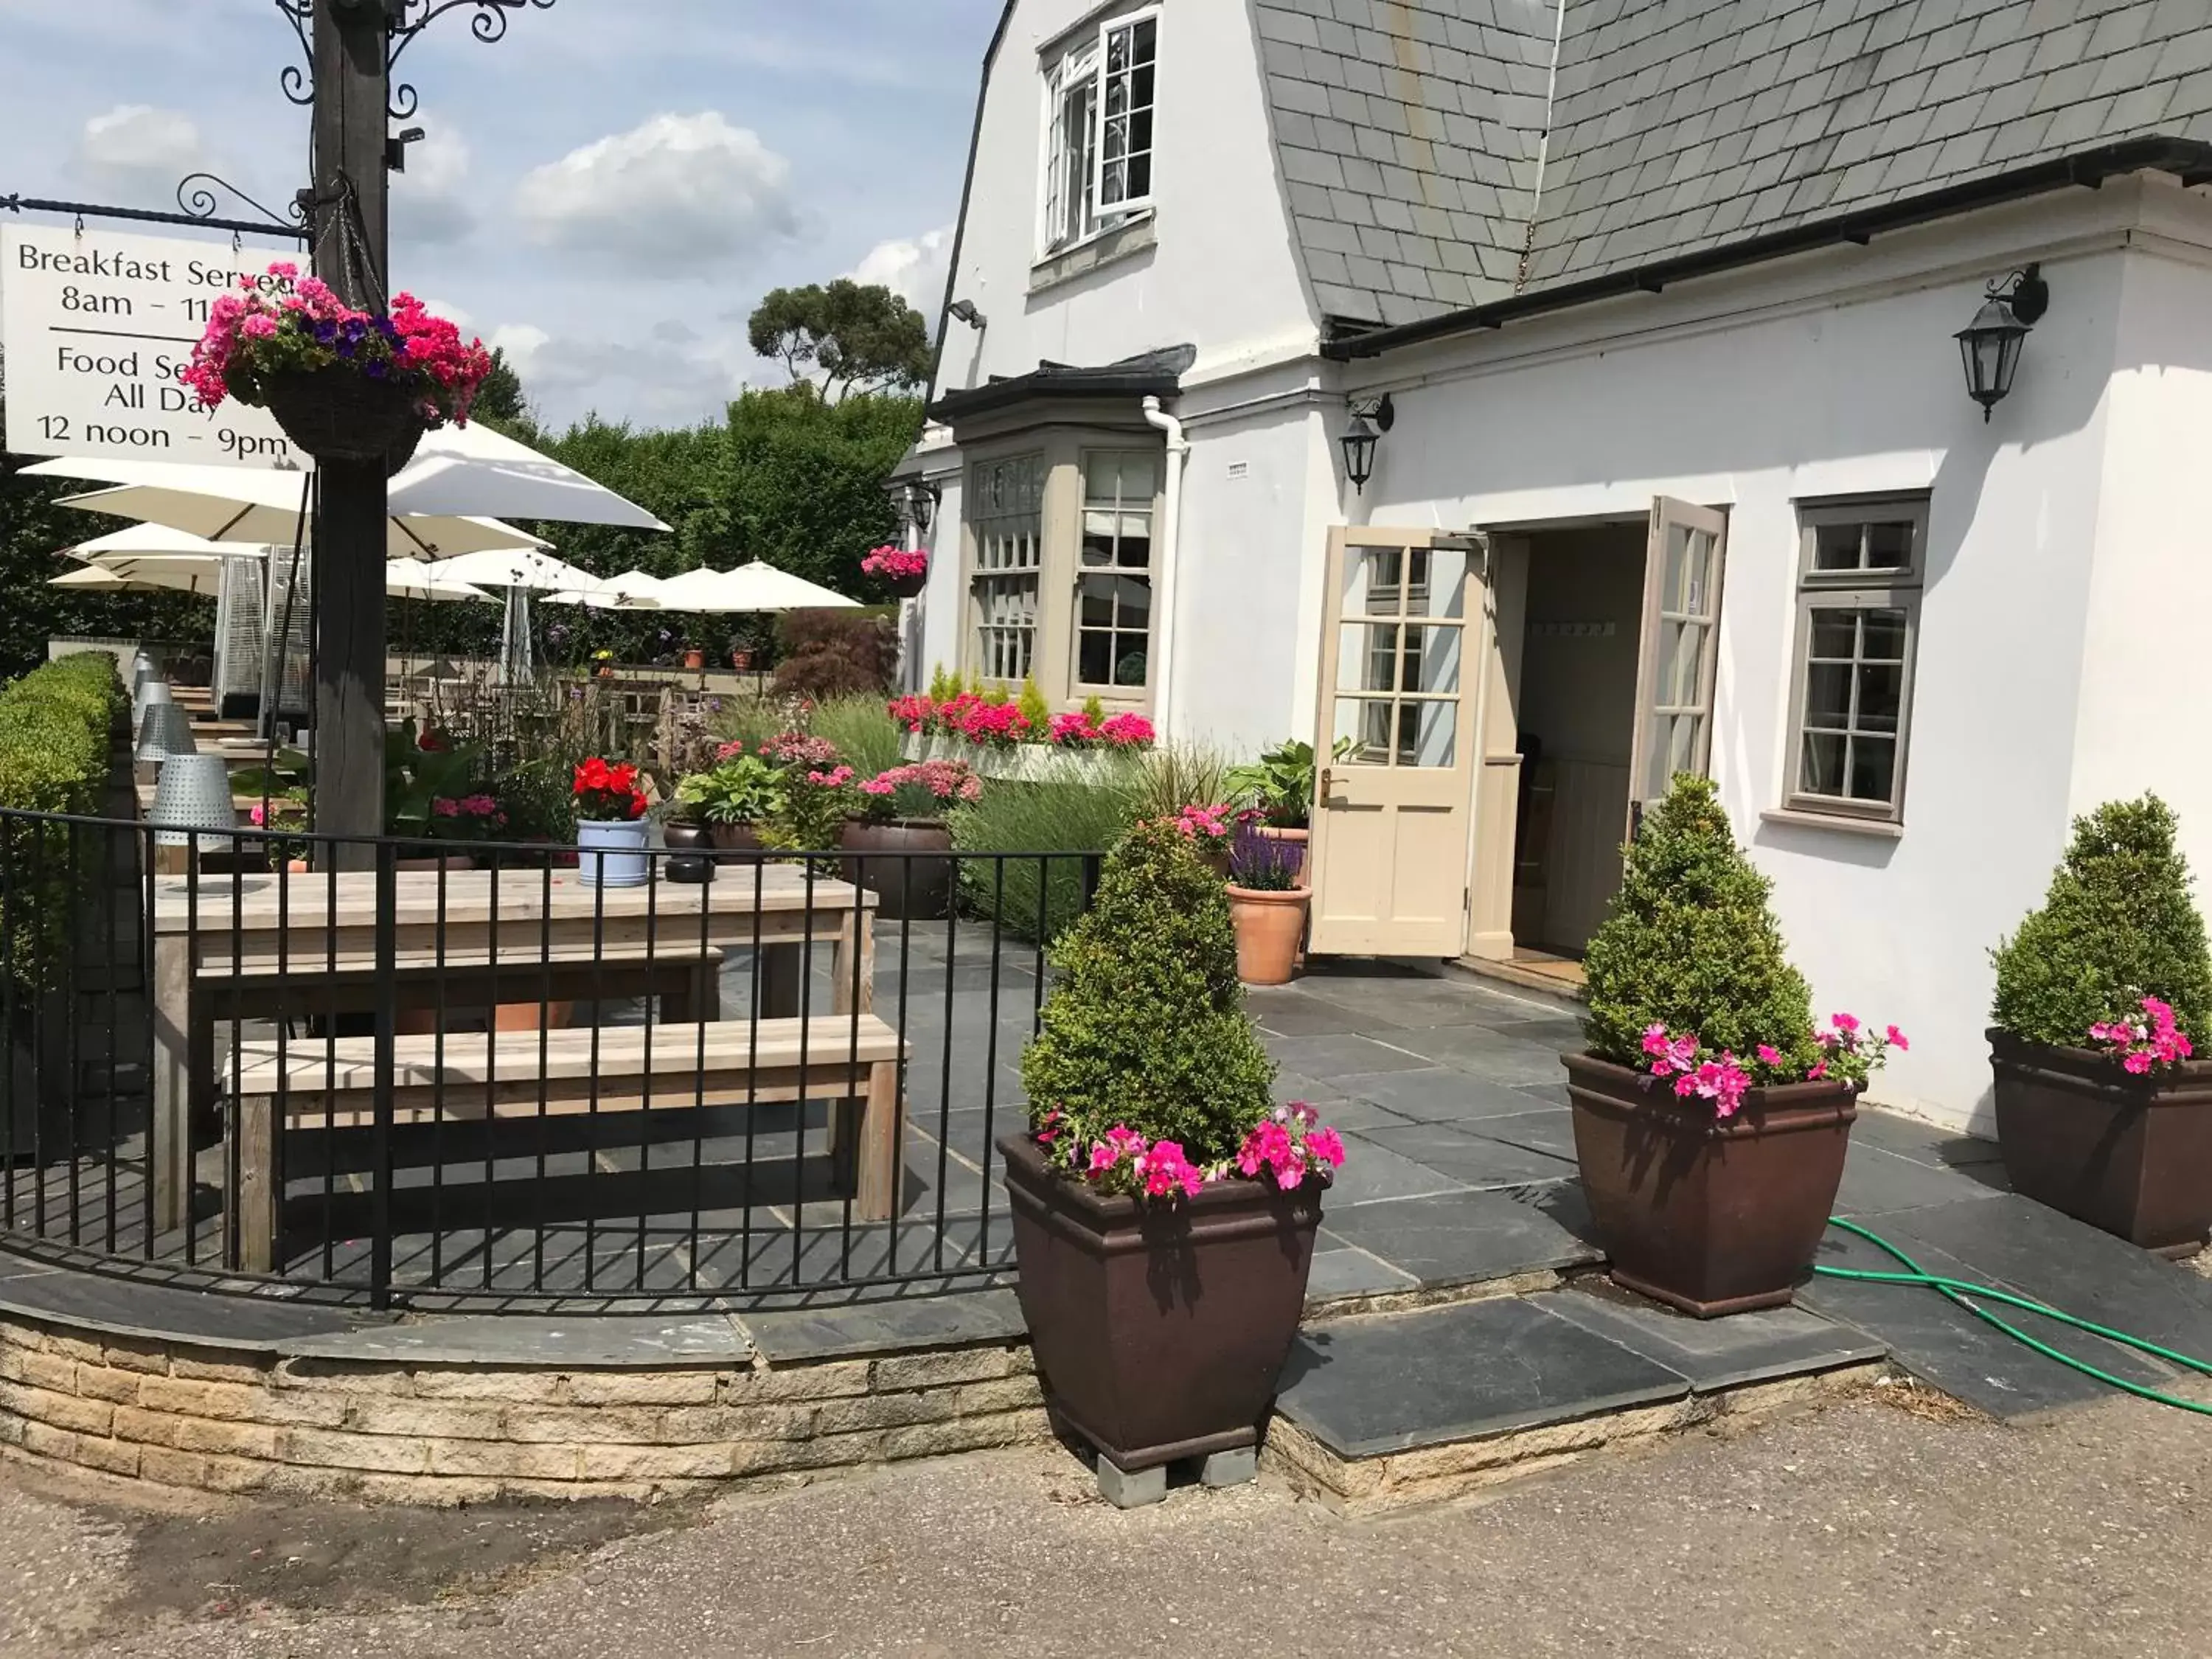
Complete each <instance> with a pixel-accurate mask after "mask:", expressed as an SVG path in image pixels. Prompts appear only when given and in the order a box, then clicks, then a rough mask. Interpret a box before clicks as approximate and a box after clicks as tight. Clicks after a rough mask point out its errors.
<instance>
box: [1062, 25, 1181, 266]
mask: <svg viewBox="0 0 2212 1659" xmlns="http://www.w3.org/2000/svg"><path fill="white" fill-rule="evenodd" d="M1159 30H1160V14H1159V11H1158V8H1153V9H1148V10H1145V11H1134V12H1129V13H1126V14H1124V15H1121V16H1119V17H1115V18H1110V19H1109V20H1108V21H1106V22H1105V23H1103V24H1102V25H1101V26H1100V27H1099V28H1098V30H1097V33H1095V34H1092V33H1086V34H1085V35H1083V36H1081V37H1079V39H1076V40H1071V41H1069V42H1067V43H1066V44H1065V45H1064V46H1061V47H1060V48H1059V49H1058V50H1057V52H1052V53H1048V54H1047V55H1046V59H1045V70H1044V77H1045V109H1046V113H1047V117H1048V127H1047V131H1046V135H1045V156H1044V200H1043V209H1044V210H1043V216H1042V219H1043V222H1042V226H1041V227H1040V234H1039V237H1038V241H1039V244H1040V246H1042V249H1043V251H1044V252H1046V253H1057V252H1060V250H1061V249H1062V248H1066V247H1070V246H1073V245H1074V244H1075V243H1077V242H1080V241H1083V240H1085V239H1087V238H1089V237H1091V236H1094V235H1096V234H1097V233H1098V232H1100V231H1102V230H1110V229H1111V228H1114V227H1115V225H1117V224H1120V223H1121V222H1123V221H1124V220H1126V219H1128V218H1130V217H1131V216H1133V215H1136V214H1138V213H1141V212H1145V211H1146V210H1149V209H1150V208H1151V207H1152V112H1153V106H1154V88H1153V71H1154V68H1155V65H1156V61H1157V59H1158V51H1159Z"/></svg>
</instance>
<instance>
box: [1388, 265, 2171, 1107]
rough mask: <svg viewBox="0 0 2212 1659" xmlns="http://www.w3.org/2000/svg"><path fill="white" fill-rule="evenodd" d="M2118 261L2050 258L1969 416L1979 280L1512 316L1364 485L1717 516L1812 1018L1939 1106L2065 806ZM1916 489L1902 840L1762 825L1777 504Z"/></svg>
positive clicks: (1566, 511)
mask: <svg viewBox="0 0 2212 1659" xmlns="http://www.w3.org/2000/svg"><path fill="white" fill-rule="evenodd" d="M2123 263H2124V256H2123V255H2121V254H2120V253H2118V252H2103V253H2096V254H2087V255H2084V256H2082V257H2080V258H2068V259H2063V260H2059V261H2055V262H2053V263H2051V264H2049V265H2047V267H2046V270H2045V274H2046V276H2048V278H2049V280H2050V281H2051V287H2052V291H2053V295H2054V297H2053V301H2052V305H2051V313H2050V314H2049V316H2048V317H2046V318H2045V320H2044V321H2043V322H2042V323H2041V324H2040V325H2038V327H2037V328H2036V331H2035V332H2034V335H2033V338H2032V339H2031V341H2030V342H2029V343H2028V346H2027V353H2026V356H2025V360H2024V362H2023V364H2022V367H2021V371H2020V376H2019V381H2018V384H2017V386H2016V389H2015V392H2014V393H2013V395H2012V397H2011V398H2009V399H2008V401H2007V402H2006V403H2004V404H2002V405H2001V406H2000V407H1999V409H1998V410H1997V412H1996V420H1995V422H1993V423H1992V424H1990V425H1987V426H1984V424H1983V422H1982V419H1981V416H1980V411H1979V410H1977V409H1976V408H1975V407H1974V405H1973V404H1972V403H1971V402H1969V401H1968V400H1967V398H1966V395H1965V389H1964V385H1963V380H1962V376H1961V373H1960V367H1959V362H1958V358H1957V353H1956V349H1955V348H1954V346H1953V343H1952V341H1951V338H1950V336H1951V335H1952V333H1953V332H1954V331H1955V330H1957V329H1958V328H1959V327H1960V326H1962V325H1964V323H1965V322H1966V319H1968V318H1970V317H1971V316H1972V314H1973V312H1974V309H1975V307H1976V305H1977V303H1978V301H1979V298H1980V291H1979V287H1980V285H1979V281H1978V276H1977V277H1976V278H1975V279H1972V280H1951V281H1943V282H1938V283H1934V284H1933V285H1931V286H1927V287H1920V288H1911V289H1905V291H1901V292H1892V293H1887V294H1882V295H1878V296H1877V297H1872V298H1869V299H1867V300H1865V301H1861V302H1857V303H1847V304H1841V305H1836V304H1830V305H1826V306H1813V307H1802V308H1793V307H1747V308H1746V309H1745V310H1744V312H1743V313H1741V316H1740V317H1739V318H1738V319H1735V320H1734V321H1731V322H1728V323H1724V324H1723V325H1718V326H1711V325H1704V326H1699V327H1695V328H1685V329H1684V330H1682V331H1680V332H1678V333H1674V334H1671V335H1670V334H1668V333H1663V332H1655V331H1649V330H1647V331H1644V332H1642V333H1640V334H1639V335H1638V336H1635V337H1626V336H1621V337H1614V338H1613V339H1611V340H1609V341H1607V342H1605V343H1603V345H1602V347H1601V348H1600V347H1599V346H1596V345H1589V346H1584V347H1581V348H1573V347H1569V348H1565V349H1559V350H1558V351H1556V352H1553V353H1551V354H1549V355H1546V354H1544V353H1543V351H1542V347H1543V343H1544V336H1543V334H1542V333H1541V331H1538V330H1535V329H1531V330H1530V331H1528V333H1527V334H1525V335H1524V337H1523V340H1522V343H1521V349H1522V350H1523V351H1524V352H1532V351H1533V352H1535V353H1536V354H1537V355H1536V356H1533V357H1530V358H1528V360H1527V361H1525V362H1522V363H1520V364H1517V365H1509V364H1501V365H1500V366H1499V367H1498V368H1496V369H1495V370H1494V371H1492V372H1488V373H1485V374H1481V375H1480V376H1479V377H1478V378H1475V379H1473V380H1456V381H1454V382H1452V383H1450V384H1448V385H1443V386H1412V387H1409V388H1407V389H1405V390H1401V391H1400V392H1398V394H1397V402H1398V406H1399V416H1398V422H1397V428H1396V430H1395V432H1394V433H1393V434H1392V435H1391V437H1390V439H1389V440H1388V441H1386V444H1385V446H1384V454H1385V459H1384V462H1383V466H1382V468H1381V470H1380V471H1379V473H1378V477H1377V478H1376V483H1375V484H1374V485H1371V486H1370V489H1369V492H1368V493H1369V498H1370V501H1371V502H1372V505H1371V507H1370V508H1369V511H1368V517H1369V519H1370V521H1371V522H1373V523H1376V524H1378V525H1384V524H1388V525H1396V524H1405V525H1410V526H1434V525H1439V524H1441V525H1443V526H1450V527H1466V526H1472V525H1484V524H1501V523H1510V522H1516V521H1528V520H1546V519H1563V518H1572V517H1577V516H1583V515H1588V514H1596V513H1617V512H1622V511H1629V512H1634V511H1640V510H1642V509H1644V508H1645V507H1648V505H1649V503H1650V499H1651V498H1652V497H1653V496H1655V495H1672V496H1676V497H1680V498H1682V499H1685V500H1687V501H1694V502H1700V503H1704V504H1707V505H1712V506H1726V507H1729V509H1730V526H1729V564H1728V570H1727V579H1726V586H1725V589H1724V601H1723V621H1722V629H1721V640H1720V650H1721V655H1720V659H1719V676H1718V690H1717V720H1716V725H1715V732H1714V742H1713V753H1712V769H1713V773H1714V775H1715V777H1716V778H1717V781H1718V782H1719V784H1720V786H1721V789H1722V793H1723V797H1724V799H1726V801H1727V803H1728V806H1729V812H1730V815H1731V817H1733V818H1734V820H1735V824H1736V828H1737V831H1738V834H1739V836H1741V838H1742V839H1743V840H1744V841H1745V842H1747V844H1748V846H1749V847H1750V848H1751V852H1752V855H1753V858H1754V859H1755V860H1756V861H1757V862H1758V863H1759V865H1760V866H1761V867H1762V868H1764V869H1765V871H1767V872H1769V873H1770V874H1771V876H1772V877H1773V878H1774V880H1775V906H1776V909H1777V912H1778V915H1779V916H1780V919H1781V921H1782V925H1783V927H1784V933H1785V935H1786V937H1787V938H1788V940H1789V943H1790V953H1791V957H1792V959H1793V960H1794V961H1796V963H1797V964H1798V966H1799V967H1800V968H1802V969H1803V970H1804V972H1805V973H1806V975H1807V977H1808V979H1809V980H1810V981H1812V984H1813V987H1814V1000H1815V1003H1816V1007H1817V1012H1819V1014H1820V1016H1822V1017H1824V1018H1825V1016H1826V1014H1827V1013H1828V1012H1832V1011H1834V1010H1837V1009H1849V1010H1851V1011H1853V1012H1857V1013H1859V1014H1861V1015H1862V1016H1863V1017H1866V1018H1871V1019H1875V1020H1877V1021H1884V1022H1887V1021H1894V1022H1895V1023H1896V1024H1899V1025H1900V1026H1902V1027H1903V1028H1905V1030H1906V1031H1907V1032H1908V1034H1910V1036H1911V1038H1912V1040H1913V1047H1912V1050H1911V1054H1907V1055H1904V1056H1900V1057H1899V1059H1898V1060H1897V1061H1896V1062H1895V1063H1894V1064H1893V1066H1892V1068H1891V1070H1890V1072H1889V1073H1888V1074H1887V1076H1886V1077H1885V1078H1884V1079H1883V1080H1882V1082H1881V1085H1879V1086H1878V1088H1877V1089H1876V1091H1875V1095H1876V1097H1877V1098H1880V1099H1882V1100H1885V1101H1888V1102H1892V1103H1899V1104H1903V1105H1905V1106H1908V1107H1910V1108H1911V1109H1917V1110H1920V1111H1923V1112H1924V1113H1926V1114H1928V1115H1933V1116H1936V1117H1939V1118H1942V1119H1943V1120H1945V1121H1950V1122H1954V1123H1958V1124H1965V1123H1966V1122H1968V1121H1970V1120H1971V1121H1976V1122H1978V1123H1982V1124H1983V1126H1984V1127H1986V1124H1985V1114H1986V1110H1987V1094H1988V1088H1989V1065H1988V1050H1987V1048H1986V1046H1985V1044H1984V1040H1983V1031H1984V1027H1985V1025H1986V1023H1987V1018H1986V1017H1987V1013H1988V1009H1989V1001H1990V967H1989V959H1988V951H1989V948H1990V945H1992V944H1993V943H1994V942H1995V941H1996V939H1997V938H1998V936H1999V935H2000V933H2002V932H2003V931H2005V930H2006V929H2008V927H2011V926H2012V925H2013V924H2014V923H2015V921H2017V919H2018V917H2019V916H2020V915H2021V913H2022V912H2024V911H2025V910H2026V909H2027V908H2028V907H2029V905H2031V904H2032V903H2033V902H2035V900H2036V899H2037V897H2038V896H2039V895H2040V893H2041V891H2042V890H2043V887H2044V885H2045V882H2046V880H2047V878H2048V875H2049V871H2050V867H2051V862H2052V860H2053V859H2054V858H2055V857H2056V856H2057V852H2058V850H2059V848H2060V846H2061V844H2062V841H2063V836H2064V833H2065V829H2066V823H2067V817H2068V813H2069V809H2070V808H2071V807H2073V806H2074V805H2076V804H2078V803H2077V797H2078V795H2079V789H2078V787H2076V785H2075V781H2074V779H2075V763H2074V750H2075V731H2076V727H2077V723H2078V721H2079V720H2080V718H2081V710H2080V708H2079V707H2078V699H2079V695H2080V690H2081V684H2082V678H2083V676H2082V653H2083V614H2084V609H2085V606H2086V605H2087V604H2088V603H2089V599H2090V592H2091V586H2090V573H2091V570H2092V568H2093V551H2094V550H2096V549H2097V547H2098V545H2099V543H2098V538H2099V530H2100V519H2099V513H2100V486H2101V485H2102V484H2103V483H2105V469H2106V411H2105V410H2104V407H2103V404H2102V399H2101V396H2100V394H2101V392H2102V389H2103V387H2104V386H2105V383H2106V376H2107V374H2108V372H2109V366H2110V364H2111V362H2112V342H2113V339H2114V337H2115V332H2116V329H2117V326H2118V316H2119V312H2120V305H2121V294H2122V269H2123ZM1999 269H2001V267H1999ZM1990 274H1996V272H1995V271H1992V272H1991V273H1990ZM1747 297H1748V296H1747ZM1508 332H1509V333H1510V331H1508ZM1500 344H1501V347H1502V346H1503V342H1501V343H1500ZM2146 395H2148V394H2146ZM2178 412H2179V411H2177V410H2170V409H2169V410H2156V411H2153V410H2150V409H2149V408H2148V406H2147V407H2146V410H2145V416H2146V418H2147V419H2158V420H2165V419H2169V418H2171V416H2172V415H2174V414H2176V413H2178ZM2203 429H2204V428H2203V425H2202V423H2201V422H2200V423H2199V425H2198V426H2197V430H2199V431H2201V430H2203ZM2174 441H2175V442H2177V443H2179V442H2181V441H2185V440H2184V439H2183V438H2182V437H2181V436H2180V435H2179V434H2177V435H2175V437H2174ZM1931 488H1932V509H1931V513H1932V516H1931V521H1930V527H1929V544H1930V545H1929V556H1928V562H1927V573H1926V587H1925V590H1924V598H1923V608H1922V613H1921V633H1920V641H1919V650H1918V658H1917V683H1916V687H1915V691H1914V696H1913V707H1912V725H1911V752H1910V757H1909V760H1908V773H1907V782H1906V789H1905V832H1904V834H1903V836H1901V837H1899V838H1897V839H1883V838H1878V837H1875V836H1866V835H1856V834H1850V833H1847V832H1843V831H1838V830H1831V829H1819V828H1815V829H1808V828H1802V827H1799V826H1797V825H1794V824H1783V823H1771V822H1767V821H1765V820H1763V819H1762V818H1761V817H1760V814H1761V813H1762V811H1765V810H1766V809H1769V808H1774V807H1778V806H1779V805H1781V804H1782V799H1783V795H1784V790H1785V787H1786V778H1785V775H1784V767H1785V765H1786V763H1787V760H1788V757H1787V755H1786V753H1785V751H1786V750H1787V748H1788V739H1787V735H1786V733H1785V731H1784V727H1785V726H1786V723H1787V720H1788V718H1789V699H1790V687H1789V684H1788V681H1789V678H1790V666H1791V653H1792V647H1793V644H1794V629H1795V627H1796V586H1795V585H1796V555H1797V520H1796V507H1795V501H1796V498H1799V497H1802V496H1805V495H1838V494H1859V493H1866V492H1874V491H1899V490H1913V489H1931ZM2204 614H2207V613H2206V612H2205V611H2203V610H2201V609H2200V610H2198V611H2197V615H2199V616H2202V615H2204ZM2169 625H2170V626H2172V627H2173V628H2177V629H2179V628H2181V627H2183V626H2185V624H2184V623H2183V622H2182V619H2181V615H2180V614H2176V615H2174V616H2173V617H2172V619H2171V622H2170V624H2169ZM2197 651H2198V653H2199V654H2200V655H2203V654H2206V653H2203V648H2202V647H2201V645H2200V646H2198V647H2197ZM2143 695H2145V692H2144V690H2142V689H2140V688H2139V689H2138V690H2137V691H2136V696H2137V697H2138V698H2139V699H2140V698H2141V697H2142V696H2143ZM2206 805H2207V809H2208V810H2207V812H2206V819H2207V823H2208V827H2212V800H2208V801H2207V803H2206Z"/></svg>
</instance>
